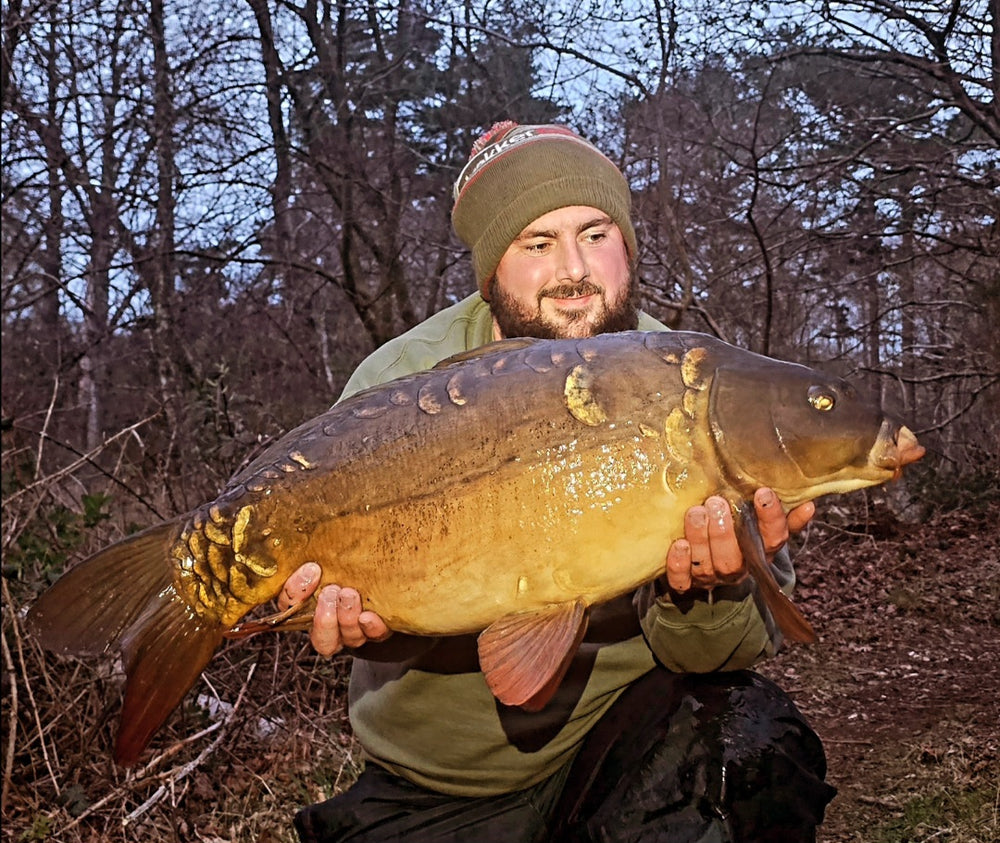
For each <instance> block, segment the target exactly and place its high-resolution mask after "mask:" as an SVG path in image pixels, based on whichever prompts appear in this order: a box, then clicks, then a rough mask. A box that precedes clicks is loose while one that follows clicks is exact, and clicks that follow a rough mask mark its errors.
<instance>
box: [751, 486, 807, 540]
mask: <svg viewBox="0 0 1000 843" xmlns="http://www.w3.org/2000/svg"><path fill="white" fill-rule="evenodd" d="M753 505H754V511H755V512H756V513H757V527H758V528H759V529H760V537H761V539H763V541H764V550H765V552H766V553H767V554H768V555H771V554H774V553H777V552H778V551H779V550H781V548H782V547H784V546H785V542H787V541H788V520H787V519H786V518H785V511H784V509H783V508H782V506H781V501H780V500H778V496H777V495H776V494H774V492H773V491H771V490H770V489H767V488H761V489H758V490H757V491H756V492H755V493H754V496H753ZM806 520H808V519H806Z"/></svg>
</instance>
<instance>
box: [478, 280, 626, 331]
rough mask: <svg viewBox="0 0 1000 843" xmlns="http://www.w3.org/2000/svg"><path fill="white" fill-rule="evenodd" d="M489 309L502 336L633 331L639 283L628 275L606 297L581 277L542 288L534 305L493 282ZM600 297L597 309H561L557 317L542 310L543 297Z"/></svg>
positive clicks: (599, 289) (594, 285)
mask: <svg viewBox="0 0 1000 843" xmlns="http://www.w3.org/2000/svg"><path fill="white" fill-rule="evenodd" d="M490 287H491V289H490V300H489V301H490V311H491V312H492V314H493V318H494V319H495V320H496V323H497V326H498V327H499V329H500V333H501V335H502V336H503V337H506V338H510V337H536V338H538V339H544V340H557V339H566V338H567V337H575V338H582V337H592V336H596V335H597V334H606V333H612V332H615V331H634V330H635V329H636V328H637V327H638V325H639V304H638V298H639V297H638V284H636V281H635V276H634V275H630V276H629V281H628V284H626V285H625V288H624V289H623V290H622V292H621V294H620V295H618V297H617V298H614V299H608V298H607V296H606V293H605V290H604V288H603V287H599V286H598V285H597V284H593V283H591V282H590V281H587V280H583V281H580V282H578V283H575V284H574V283H562V284H557V285H553V286H550V287H545V288H543V289H542V290H541V291H540V292H539V293H538V295H537V296H536V298H535V302H534V307H532V306H531V305H530V304H527V303H525V302H521V301H518V300H517V299H516V298H514V297H513V296H512V295H510V294H509V293H507V292H506V291H505V290H504V289H503V288H502V287H501V286H500V285H499V284H497V282H496V278H495V277H494V279H493V281H492V283H491V284H490ZM592 295H596V296H599V297H600V306H599V307H598V309H597V311H596V312H595V311H593V310H579V311H568V312H560V313H559V314H558V315H557V316H556V318H552V317H550V316H547V315H545V314H543V313H542V302H543V300H544V299H546V298H573V297H574V296H580V297H582V296H592Z"/></svg>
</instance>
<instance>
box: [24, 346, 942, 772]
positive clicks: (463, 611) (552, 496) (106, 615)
mask: <svg viewBox="0 0 1000 843" xmlns="http://www.w3.org/2000/svg"><path fill="white" fill-rule="evenodd" d="M923 453H924V449H923V447H922V446H920V445H919V444H918V442H917V440H916V437H915V436H914V435H913V433H911V432H910V430H909V429H908V428H906V427H904V426H902V425H900V424H899V423H897V422H895V421H893V420H891V419H889V418H887V417H886V416H884V415H883V413H882V412H881V410H880V409H879V408H878V407H877V406H876V405H874V404H871V403H868V402H866V401H864V400H863V399H861V398H860V397H859V396H858V394H857V392H856V391H855V389H854V388H853V387H852V386H851V385H850V384H849V383H847V382H846V381H843V380H840V379H837V378H830V377H827V376H825V375H822V374H820V373H819V372H817V371H815V370H813V369H811V368H808V367H805V366H801V365H797V364H792V363H785V362H780V361H777V360H773V359H771V358H767V357H763V356H760V355H757V354H753V353H751V352H748V351H745V350H742V349H739V348H736V347H735V346H732V345H729V344H727V343H724V342H722V341H720V340H717V339H715V338H713V337H710V336H706V335H703V334H697V333H686V332H668V333H659V332H655V333H645V332H638V331H634V332H623V333H615V334H603V335H600V336H597V337H593V338H589V339H580V340H576V339H573V340H523V339H515V340H506V341H502V342H500V343H494V344H492V345H489V346H485V347H483V348H481V349H478V350H476V351H475V352H470V353H467V354H463V355H459V356H458V357H455V358H451V359H449V360H446V361H444V362H443V363H441V364H439V365H438V366H437V367H435V368H434V369H431V370H429V371H426V372H421V373H419V374H415V375H411V376H408V377H403V378H400V379H398V380H395V381H392V382H390V383H386V384H384V385H382V386H378V387H374V388H372V389H369V390H366V391H364V392H361V393H358V394H356V395H354V396H352V397H350V398H348V399H345V400H344V401H341V402H340V403H338V404H336V405H334V406H333V407H332V408H331V409H329V410H327V411H326V412H325V413H322V414H321V415H319V416H317V417H315V418H313V419H311V420H310V421H308V422H306V423H305V424H303V425H301V426H300V427H298V428H296V429H294V430H292V431H291V432H289V433H288V434H287V435H285V436H284V437H283V438H282V439H280V440H279V441H277V442H275V443H274V444H273V445H271V446H270V447H269V448H267V450H266V451H264V452H263V453H262V454H261V455H260V456H258V457H257V458H256V459H254V460H253V462H252V463H251V464H250V465H249V466H248V467H247V468H246V469H244V470H242V471H240V472H239V473H237V474H236V475H235V476H234V477H233V478H232V479H231V480H230V481H229V483H228V485H227V486H226V488H225V489H224V490H223V491H222V492H221V494H220V495H219V496H218V497H217V498H216V499H215V500H214V501H211V502H209V503H206V504H205V505H204V506H201V507H199V508H198V509H196V510H194V511H193V512H191V513H188V514H186V515H183V516H181V517H178V518H175V519H173V520H170V521H167V522H165V523H162V524H159V525H157V526H154V527H152V528H150V529H148V530H145V531H144V532H141V533H138V534H136V535H134V536H131V537H129V538H126V539H124V540H122V541H120V542H118V543H116V544H113V545H111V546H110V547H107V548H105V549H104V550H101V551H100V552H98V553H96V554H95V555H93V556H91V557H90V558H88V559H86V560H85V561H83V562H82V563H80V564H79V565H77V566H75V567H73V568H72V569H71V570H69V571H68V572H67V573H66V574H64V575H63V576H62V577H61V578H60V579H59V580H58V581H57V582H56V583H55V584H54V585H53V586H52V587H51V588H50V589H49V590H48V591H46V592H45V593H43V594H42V596H41V597H40V598H39V599H38V600H37V601H36V603H35V605H34V606H33V607H32V609H31V611H30V613H29V616H28V624H29V628H30V629H31V630H32V631H33V632H34V634H35V635H37V637H38V638H39V639H40V641H41V643H42V644H43V646H45V647H46V648H48V649H51V650H53V651H56V652H59V653H67V654H78V655H96V654H105V653H109V652H112V651H120V652H121V653H122V656H123V660H124V664H125V670H126V674H127V680H126V687H125V698H124V703H123V708H122V714H121V725H120V729H119V732H118V736H117V742H116V747H115V758H116V760H117V761H119V762H120V763H123V764H133V763H135V762H136V761H137V760H138V758H139V756H140V754H141V753H142V751H143V749H144V748H145V747H146V745H147V744H148V742H149V740H150V739H151V737H152V735H153V734H154V732H155V731H156V730H157V729H158V728H159V727H160V725H161V724H162V723H163V722H164V721H165V720H166V718H167V717H168V716H169V714H170V713H171V711H172V710H173V709H174V708H175V707H176V706H177V705H178V704H179V703H180V701H181V699H182V698H183V697H184V695H185V694H186V693H187V691H188V690H189V689H190V688H191V686H192V685H193V684H194V683H195V682H196V681H197V679H198V676H199V675H200V673H201V672H202V670H203V669H204V668H205V666H206V665H207V664H208V662H209V661H210V660H211V658H212V656H213V654H214V653H215V651H216V649H217V648H218V647H219V645H220V644H221V643H222V641H223V640H224V638H225V637H227V636H230V637H235V636H240V635H246V634H250V633H252V632H255V631H257V630H260V629H264V628H268V627H269V623H270V621H267V620H265V621H253V620H249V621H246V622H244V623H241V620H242V619H243V618H244V616H245V615H246V614H247V613H248V612H250V611H251V610H254V609H256V608H257V607H259V606H261V605H263V604H265V603H267V602H268V601H270V600H272V599H273V598H274V597H276V596H277V594H278V593H279V591H280V590H281V587H282V585H283V584H284V582H285V580H286V579H287V577H288V576H289V575H290V574H291V573H292V572H293V571H294V570H296V569H297V568H298V567H299V566H300V565H302V564H303V563H305V562H307V561H315V562H318V563H319V564H320V565H321V567H322V569H323V577H322V581H323V583H324V584H325V583H339V584H343V585H350V586H352V587H354V588H356V589H358V591H359V592H360V593H361V595H362V598H363V602H364V608H366V609H371V610H373V611H375V612H377V613H378V614H379V615H381V616H382V617H383V618H384V619H385V621H386V622H387V624H388V625H389V627H390V628H391V629H393V630H396V631H401V632H407V633H412V634H417V635H433V636H439V635H453V634H459V633H480V635H479V656H480V666H481V668H482V670H483V672H484V674H485V677H486V681H487V682H488V684H489V686H490V688H491V690H492V691H493V693H494V695H495V696H496V697H497V698H498V699H500V700H501V701H502V702H504V703H506V704H509V705H521V706H523V707H525V708H527V709H539V708H541V707H543V706H544V705H545V703H546V702H547V701H548V699H549V698H550V697H551V695H552V694H553V693H554V691H555V689H556V688H557V687H558V684H559V681H560V679H561V678H562V673H563V672H564V671H565V669H566V667H567V666H568V664H569V661H570V658H571V657H572V655H573V652H574V651H575V649H576V646H577V644H578V643H579V641H580V640H581V638H582V637H583V634H584V630H585V628H586V622H587V610H588V607H590V606H592V605H594V604H597V603H600V602H602V601H606V600H610V599H612V598H614V597H616V596H619V595H621V594H625V593H627V592H629V591H631V590H633V589H635V588H637V587H638V586H640V585H641V584H643V583H646V582H649V581H651V580H653V579H655V578H657V577H658V576H661V575H662V574H663V573H664V570H665V558H666V552H667V548H668V546H669V544H670V542H671V541H672V540H674V539H676V538H680V537H682V536H683V519H684V513H685V511H686V510H687V509H688V508H689V507H690V506H693V505H696V504H700V503H702V502H703V501H704V500H705V498H706V497H708V496H709V495H712V494H721V495H723V496H724V497H726V498H727V499H728V500H729V501H730V502H731V504H732V506H733V507H734V510H735V512H736V515H737V522H738V527H739V533H740V537H741V547H742V548H743V552H744V557H745V558H746V559H747V563H748V566H749V569H750V571H751V573H752V575H753V578H754V580H755V586H756V588H758V589H759V591H760V595H761V597H762V598H763V600H764V601H765V602H766V604H767V605H768V607H769V609H770V611H771V614H772V616H773V618H774V621H775V622H776V623H777V625H778V626H779V627H780V628H781V629H782V631H783V632H784V634H785V635H786V637H789V638H791V639H793V640H799V641H811V640H814V639H815V635H814V633H813V631H812V628H811V626H810V625H809V623H808V621H807V620H806V619H805V618H804V617H803V616H802V615H801V613H800V612H799V611H798V609H797V608H796V607H795V606H794V605H793V604H792V603H791V601H790V600H788V599H787V598H786V597H785V595H784V594H783V593H782V592H781V590H780V589H779V588H778V586H777V583H776V582H775V581H774V578H773V576H772V575H771V573H770V570H769V567H768V565H767V562H766V561H765V559H764V554H763V548H762V546H761V545H760V543H759V537H758V538H757V539H756V540H755V539H754V531H753V526H754V525H753V523H752V521H753V519H752V504H750V503H749V502H750V501H751V500H752V496H753V493H754V491H755V490H756V489H757V488H759V487H761V486H769V487H771V488H772V489H773V490H774V491H775V492H776V494H777V495H778V497H779V498H780V500H781V502H782V505H783V506H784V507H785V509H786V510H788V509H791V508H793V507H795V506H797V505H798V504H801V503H804V502H805V501H808V500H811V499H813V498H815V497H817V496H820V495H825V494H830V493H843V492H848V491H851V490H854V489H859V488H862V487H865V486H872V485H876V484H879V483H883V482H885V481H887V480H890V479H892V478H893V477H896V476H897V475H898V474H899V472H900V470H901V468H902V466H904V465H906V464H907V463H910V462H913V461H915V460H917V459H919V458H920V457H921V456H922V455H923ZM307 621H308V618H306V619H304V620H303V619H299V620H298V621H296V620H295V619H292V620H291V621H288V622H287V623H285V625H284V626H282V625H280V624H278V625H277V626H276V627H275V628H279V629H281V628H303V627H304V626H305V625H306V623H307Z"/></svg>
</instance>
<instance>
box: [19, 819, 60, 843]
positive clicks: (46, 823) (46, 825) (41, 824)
mask: <svg viewBox="0 0 1000 843" xmlns="http://www.w3.org/2000/svg"><path fill="white" fill-rule="evenodd" d="M51 833H52V818H51V817H47V816H45V815H43V814H39V815H37V816H36V817H35V818H34V820H32V822H31V828H28V829H26V830H25V831H24V832H22V834H21V836H20V837H18V838H17V839H18V842H19V843H29V841H34V840H48V839H49V835H50V834H51Z"/></svg>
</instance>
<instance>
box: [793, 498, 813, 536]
mask: <svg viewBox="0 0 1000 843" xmlns="http://www.w3.org/2000/svg"><path fill="white" fill-rule="evenodd" d="M815 514H816V504H814V503H813V502H812V501H807V502H806V503H803V504H799V505H798V506H797V507H795V509H793V510H792V511H791V512H789V513H788V531H789V532H791V533H799V532H801V531H802V530H804V529H805V526H806V524H808V523H809V521H810V520H811V519H812V517H813V516H814V515H815Z"/></svg>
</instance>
